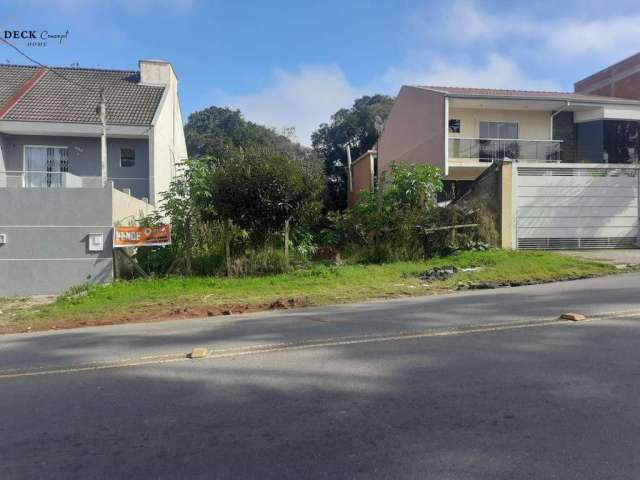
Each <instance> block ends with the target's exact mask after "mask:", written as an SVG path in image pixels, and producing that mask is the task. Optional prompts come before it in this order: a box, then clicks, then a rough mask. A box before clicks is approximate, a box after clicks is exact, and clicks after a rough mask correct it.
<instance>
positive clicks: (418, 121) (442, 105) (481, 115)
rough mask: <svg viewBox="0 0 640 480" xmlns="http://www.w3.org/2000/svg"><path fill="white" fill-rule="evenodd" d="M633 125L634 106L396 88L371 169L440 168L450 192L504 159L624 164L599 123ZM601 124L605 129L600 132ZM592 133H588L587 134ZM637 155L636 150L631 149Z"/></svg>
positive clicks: (557, 96) (572, 97)
mask: <svg viewBox="0 0 640 480" xmlns="http://www.w3.org/2000/svg"><path fill="white" fill-rule="evenodd" d="M608 120H611V121H623V122H628V121H632V122H637V121H638V120H640V101H637V100H629V99H622V98H614V97H606V96H598V95H590V94H582V93H559V92H536V91H519V90H496V89H479V88H460V87H430V86H404V87H402V89H401V90H400V94H399V95H398V98H397V100H396V103H395V105H394V107H393V109H392V110H391V114H390V115H389V118H388V120H387V124H386V126H385V129H384V132H383V134H382V136H381V138H380V141H379V142H378V153H379V157H378V168H379V170H380V171H381V172H383V171H385V170H387V169H388V168H389V167H390V165H391V164H392V163H393V162H411V163H428V164H432V165H435V166H437V167H440V168H441V169H442V171H443V174H444V180H445V185H446V187H447V189H448V190H450V191H453V190H456V188H455V187H458V188H457V190H458V192H459V191H460V190H461V189H464V188H465V187H467V186H468V185H469V182H470V181H473V180H475V179H476V178H477V177H478V176H479V175H480V174H481V173H482V172H483V171H484V169H485V168H487V167H488V166H489V165H491V163H492V162H494V161H496V160H503V159H505V158H507V159H511V160H514V161H519V162H557V163H560V162H565V163H566V162H569V163H573V162H587V163H618V161H620V163H628V160H629V159H628V158H625V159H618V158H616V154H617V152H618V147H617V146H615V145H612V144H611V138H610V137H611V136H612V135H615V134H614V133H611V135H607V134H608V133H609V132H608V130H611V131H612V132H613V131H615V130H616V128H617V127H618V126H619V125H618V126H614V128H613V129H611V128H609V126H608V125H607V126H605V125H604V122H606V121H608ZM605 127H606V128H605ZM594 133H595V136H594ZM609 149H610V150H611V151H610V152H609V151H607V150H609ZM634 155H636V156H637V152H634Z"/></svg>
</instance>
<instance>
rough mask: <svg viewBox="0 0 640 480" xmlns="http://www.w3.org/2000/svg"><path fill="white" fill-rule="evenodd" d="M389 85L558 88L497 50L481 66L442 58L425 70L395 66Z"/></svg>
mask: <svg viewBox="0 0 640 480" xmlns="http://www.w3.org/2000/svg"><path fill="white" fill-rule="evenodd" d="M383 81H384V84H386V85H387V86H389V87H390V86H392V85H396V86H398V87H399V86H400V85H405V84H409V85H440V86H452V87H486V88H490V87H492V88H515V89H534V90H557V89H558V85H557V84H555V83H554V82H552V81H549V80H544V79H535V78H531V77H529V76H528V75H527V74H525V73H524V72H523V71H522V70H521V69H520V67H519V66H518V65H517V64H516V62H514V61H513V60H511V59H509V58H507V57H505V56H502V55H499V54H497V53H492V54H489V55H488V56H487V58H486V61H485V62H484V63H482V64H479V65H474V64H468V63H467V64H463V63H454V62H451V61H448V60H446V59H444V58H442V57H437V58H435V59H434V60H432V61H431V62H430V65H429V66H428V67H424V68H422V69H420V68H415V67H411V66H406V67H393V68H390V69H389V70H387V72H386V73H385V75H384V77H383Z"/></svg>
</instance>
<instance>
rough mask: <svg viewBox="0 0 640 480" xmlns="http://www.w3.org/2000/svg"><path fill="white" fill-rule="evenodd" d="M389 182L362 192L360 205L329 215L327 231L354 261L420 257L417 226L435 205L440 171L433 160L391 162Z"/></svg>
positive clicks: (329, 236) (420, 250) (328, 238)
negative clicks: (430, 163)
mask: <svg viewBox="0 0 640 480" xmlns="http://www.w3.org/2000/svg"><path fill="white" fill-rule="evenodd" d="M388 180H389V182H388V183H386V184H384V183H385V182H381V183H383V185H381V186H380V187H379V188H378V189H377V190H376V191H374V192H369V191H363V192H360V193H359V196H358V202H357V204H356V205H355V206H354V207H353V208H351V209H350V210H347V211H346V212H344V213H334V214H333V215H331V216H330V219H331V220H332V221H333V225H332V228H330V229H328V230H326V231H325V232H324V235H323V236H324V238H325V239H327V240H329V241H330V242H331V243H329V244H330V245H340V246H342V247H343V248H344V249H345V253H346V254H347V256H348V257H349V258H350V259H351V260H352V261H356V262H364V263H382V262H391V261H396V260H415V259H418V258H421V257H422V252H423V247H422V241H421V239H420V237H419V236H418V235H416V225H418V224H420V223H421V222H422V221H423V220H424V219H425V218H426V216H427V215H428V213H429V212H430V211H431V210H433V209H434V208H436V194H437V192H439V191H440V190H441V189H442V181H441V179H440V171H439V169H438V168H436V167H434V166H431V165H392V167H391V176H390V178H389V179H388Z"/></svg>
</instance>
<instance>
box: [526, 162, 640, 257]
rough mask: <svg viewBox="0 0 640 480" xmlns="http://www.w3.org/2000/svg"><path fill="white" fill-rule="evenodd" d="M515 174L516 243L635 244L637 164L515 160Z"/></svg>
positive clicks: (563, 245) (533, 246) (561, 245)
mask: <svg viewBox="0 0 640 480" xmlns="http://www.w3.org/2000/svg"><path fill="white" fill-rule="evenodd" d="M514 177H515V178H514V183H515V185H514V186H515V187H516V188H515V189H514V196H515V199H514V200H515V203H516V205H517V208H516V209H515V212H516V218H515V236H516V239H517V246H518V248H519V249H577V248H629V247H635V246H637V244H638V241H637V240H638V233H639V231H638V169H637V168H635V167H632V166H623V167H612V166H610V165H594V164H585V165H576V164H554V165H548V164H547V165H545V164H542V165H541V164H535V165H534V164H520V165H516V166H515V168H514Z"/></svg>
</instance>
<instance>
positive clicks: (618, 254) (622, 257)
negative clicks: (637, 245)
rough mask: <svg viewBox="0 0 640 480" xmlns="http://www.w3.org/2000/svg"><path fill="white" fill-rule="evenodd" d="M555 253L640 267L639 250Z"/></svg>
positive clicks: (562, 251) (561, 251)
mask: <svg viewBox="0 0 640 480" xmlns="http://www.w3.org/2000/svg"><path fill="white" fill-rule="evenodd" d="M556 253H560V254H562V255H569V256H572V257H580V258H584V259H587V260H598V261H600V262H605V263H610V264H612V265H640V249H604V250H558V251H557V252H556Z"/></svg>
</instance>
